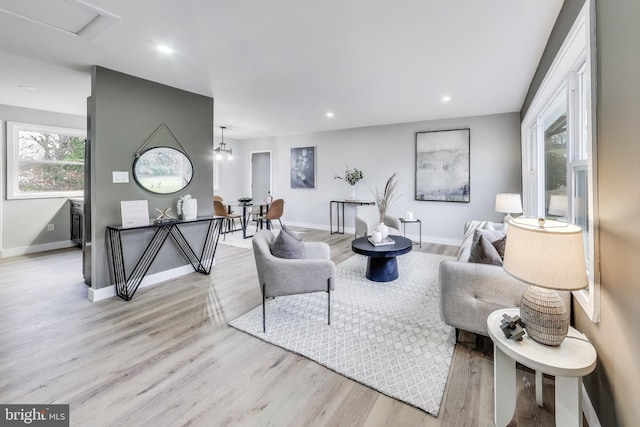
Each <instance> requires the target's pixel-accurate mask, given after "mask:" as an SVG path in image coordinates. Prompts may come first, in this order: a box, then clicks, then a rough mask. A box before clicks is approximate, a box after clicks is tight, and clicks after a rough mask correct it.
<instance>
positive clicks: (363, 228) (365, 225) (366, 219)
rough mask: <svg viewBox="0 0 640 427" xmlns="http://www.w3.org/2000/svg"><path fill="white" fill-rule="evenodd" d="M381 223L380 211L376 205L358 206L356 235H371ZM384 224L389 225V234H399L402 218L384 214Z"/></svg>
mask: <svg viewBox="0 0 640 427" xmlns="http://www.w3.org/2000/svg"><path fill="white" fill-rule="evenodd" d="M379 223H380V213H379V212H378V208H377V207H376V206H374V205H362V206H356V237H358V236H371V233H373V231H374V230H375V229H376V226H377V225H378V224H379ZM384 224H385V225H386V226H387V227H389V234H393V235H396V236H399V235H400V234H401V233H400V220H399V219H398V218H396V217H394V216H391V215H385V216H384Z"/></svg>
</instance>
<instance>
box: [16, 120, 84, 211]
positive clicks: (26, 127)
mask: <svg viewBox="0 0 640 427" xmlns="http://www.w3.org/2000/svg"><path fill="white" fill-rule="evenodd" d="M6 123H7V199H49V198H56V197H78V196H80V197H81V196H83V195H84V191H82V190H79V191H42V192H35V191H30V192H23V191H20V188H19V185H18V174H19V170H20V159H19V154H20V137H19V133H20V131H27V132H42V133H51V134H58V135H69V136H75V137H78V138H82V139H86V134H87V131H86V130H84V129H73V128H64V127H58V126H46V125H36V124H31V123H20V122H9V121H8V122H6ZM60 163H61V164H62V163H64V164H82V165H84V162H60Z"/></svg>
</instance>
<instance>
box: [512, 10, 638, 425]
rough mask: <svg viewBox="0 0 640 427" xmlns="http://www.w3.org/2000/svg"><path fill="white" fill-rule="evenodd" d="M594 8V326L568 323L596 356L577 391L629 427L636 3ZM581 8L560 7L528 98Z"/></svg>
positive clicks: (634, 349)
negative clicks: (596, 319)
mask: <svg viewBox="0 0 640 427" xmlns="http://www.w3.org/2000/svg"><path fill="white" fill-rule="evenodd" d="M594 1H595V21H596V22H595V26H596V32H595V33H596V48H595V53H596V56H595V58H596V62H597V65H596V67H597V71H596V75H597V77H596V93H597V100H596V114H595V116H596V129H597V131H596V133H597V135H596V139H597V170H598V211H599V238H600V286H601V288H600V290H601V307H600V322H599V323H593V322H591V320H590V319H589V316H587V314H586V313H584V311H583V310H582V308H581V307H580V306H579V305H578V304H573V316H574V323H575V327H576V328H577V329H578V330H579V331H581V332H583V333H584V334H586V336H587V337H588V338H589V340H590V341H591V342H592V343H593V344H594V346H595V348H596V351H597V353H598V361H597V367H596V369H595V371H594V372H593V373H592V374H590V375H588V376H586V377H585V378H584V385H585V388H586V390H587V394H588V396H589V399H590V401H591V403H592V404H593V407H594V409H595V412H596V415H597V417H598V419H599V421H600V424H601V425H603V426H635V425H637V424H638V420H640V405H638V396H640V362H639V361H638V355H640V340H638V333H637V326H638V325H640V309H639V307H640V263H638V260H639V259H640V190H639V187H638V182H640V166H639V163H638V159H640V48H639V47H640V25H638V22H640V2H638V1H636V0H633V1H632V0H627V1H603V0H594ZM583 4H584V0H580V1H578V0H576V1H565V3H564V6H563V9H562V12H561V14H560V17H559V18H558V23H557V24H556V28H555V29H554V31H553V32H552V38H553V40H550V41H549V43H548V44H547V48H548V50H549V52H545V55H544V57H546V58H549V59H547V60H545V61H542V62H541V63H540V66H539V70H538V74H539V75H540V78H539V79H534V81H533V82H532V85H531V88H530V89H529V93H530V96H528V98H529V99H530V98H531V97H532V96H533V95H534V94H535V91H536V90H537V87H538V86H539V84H540V81H541V79H542V78H543V77H544V74H545V73H546V71H547V70H548V68H549V65H550V63H551V61H552V60H553V57H554V56H555V54H556V52H557V47H559V46H560V45H561V44H562V40H564V37H565V36H566V34H567V32H568V31H569V29H570V27H571V24H572V23H573V19H575V17H576V16H577V13H578V12H579V10H580V8H581V7H582V5H583ZM569 9H570V10H571V12H569ZM572 16H573V19H572ZM552 46H553V48H551V47H552ZM527 106H528V103H525V106H523V110H522V117H524V114H525V113H526V108H527Z"/></svg>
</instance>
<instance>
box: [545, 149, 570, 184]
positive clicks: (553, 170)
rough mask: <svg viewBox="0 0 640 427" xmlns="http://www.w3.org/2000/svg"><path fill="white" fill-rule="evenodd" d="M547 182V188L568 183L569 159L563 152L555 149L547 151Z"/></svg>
mask: <svg viewBox="0 0 640 427" xmlns="http://www.w3.org/2000/svg"><path fill="white" fill-rule="evenodd" d="M545 183H546V187H547V190H555V189H556V188H559V187H561V186H566V185H567V159H566V158H565V157H564V155H563V154H561V153H558V152H554V151H549V152H546V153H545Z"/></svg>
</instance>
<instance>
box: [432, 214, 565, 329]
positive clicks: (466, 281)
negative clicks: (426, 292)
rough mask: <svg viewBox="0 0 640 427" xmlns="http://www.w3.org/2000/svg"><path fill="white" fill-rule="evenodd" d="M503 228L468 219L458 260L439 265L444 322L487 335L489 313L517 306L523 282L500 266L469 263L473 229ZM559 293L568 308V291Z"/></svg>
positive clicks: (501, 224)
mask: <svg viewBox="0 0 640 427" xmlns="http://www.w3.org/2000/svg"><path fill="white" fill-rule="evenodd" d="M506 227H507V226H506V225H505V224H503V223H494V222H489V221H476V220H472V221H468V222H467V223H466V224H465V226H464V239H463V241H462V246H461V247H460V250H459V251H458V257H457V260H456V261H444V262H442V263H441V264H440V272H439V286H440V316H441V317H442V320H443V321H444V322H445V323H446V324H447V325H450V326H453V327H455V328H456V329H457V330H459V329H461V330H465V331H469V332H473V333H475V334H480V335H484V336H489V334H488V332H487V317H488V316H489V314H490V313H491V312H493V311H495V310H498V309H501V308H508V307H519V306H520V297H521V296H522V292H524V290H525V288H526V287H527V285H526V284H525V283H523V282H521V281H519V280H518V279H515V278H514V277H512V276H510V275H509V274H508V273H507V272H506V271H504V269H503V268H502V267H501V266H497V265H490V264H478V263H473V262H468V260H469V255H470V253H471V244H472V242H473V235H474V232H475V230H476V229H478V228H488V229H494V230H498V231H504V232H506ZM507 239H508V237H507ZM560 295H561V296H562V297H563V300H564V302H565V304H566V306H567V307H569V308H570V307H571V306H570V305H569V304H570V302H571V294H570V293H569V292H561V293H560ZM456 337H457V334H456Z"/></svg>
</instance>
